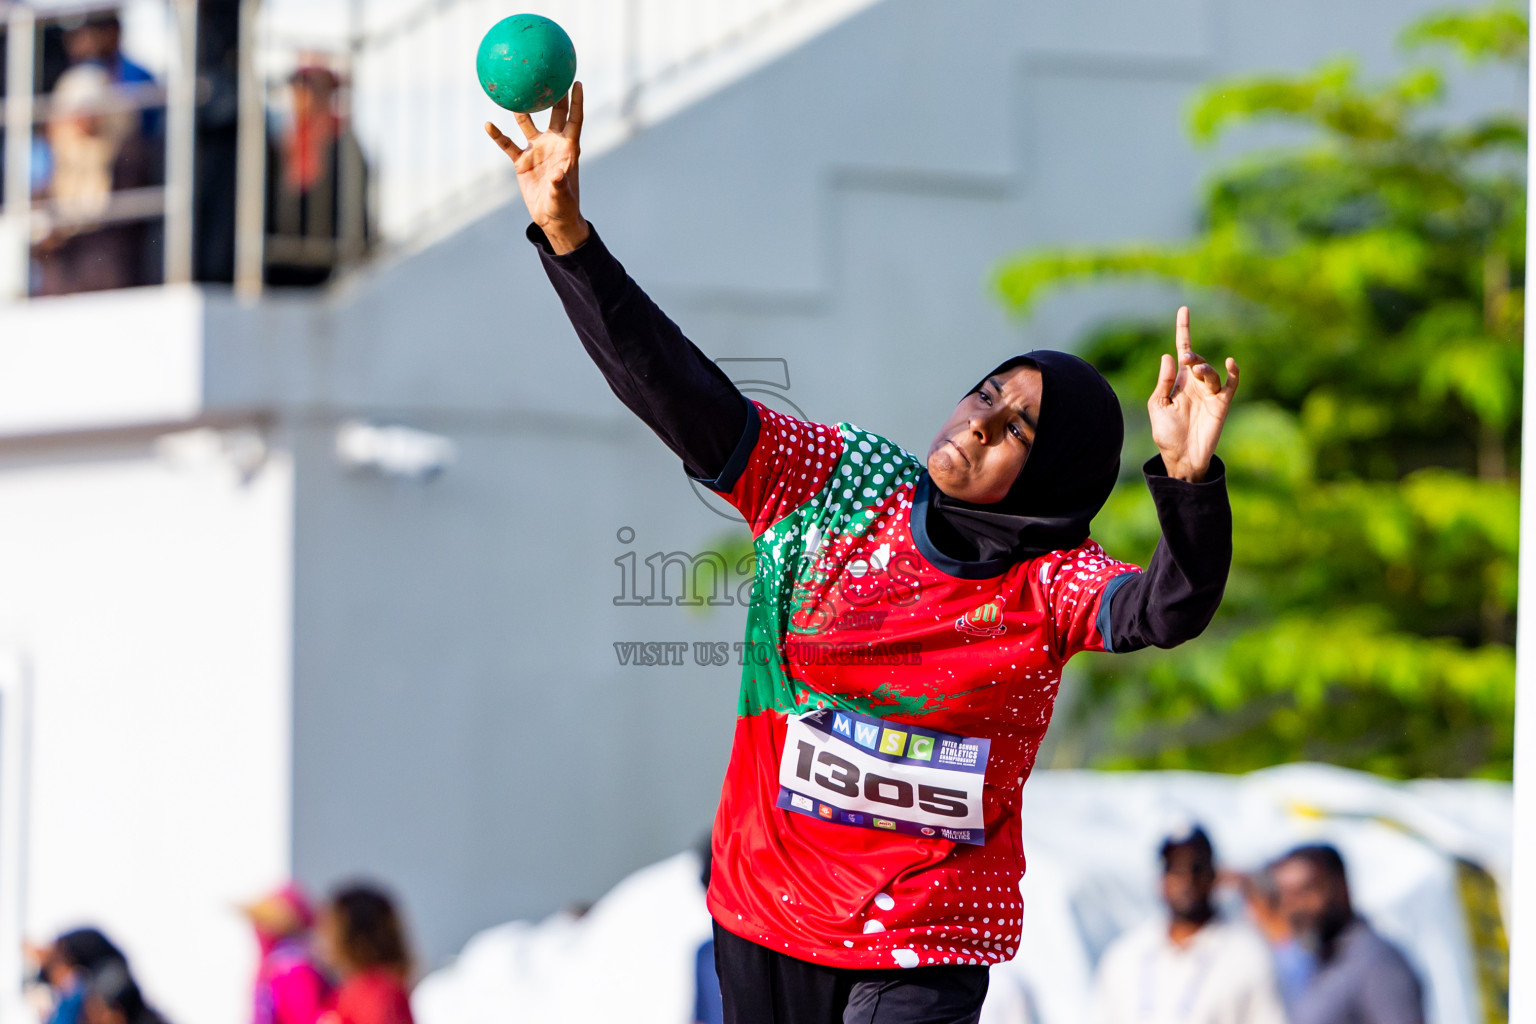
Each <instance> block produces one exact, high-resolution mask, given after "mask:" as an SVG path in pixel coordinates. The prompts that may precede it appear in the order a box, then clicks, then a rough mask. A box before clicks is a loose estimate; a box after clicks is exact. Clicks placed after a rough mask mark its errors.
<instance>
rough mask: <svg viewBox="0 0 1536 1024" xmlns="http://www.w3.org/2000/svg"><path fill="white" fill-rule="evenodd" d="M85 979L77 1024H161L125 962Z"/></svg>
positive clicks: (109, 965)
mask: <svg viewBox="0 0 1536 1024" xmlns="http://www.w3.org/2000/svg"><path fill="white" fill-rule="evenodd" d="M89 978H90V980H89V983H88V984H87V985H86V996H85V1006H84V1012H83V1013H82V1014H81V1017H80V1020H81V1024H165V1018H164V1017H162V1016H160V1014H158V1013H156V1012H155V1011H154V1010H153V1009H152V1008H151V1007H150V1006H149V1004H148V1003H146V1002H145V1001H144V995H143V993H141V992H140V991H139V986H138V983H137V982H135V981H134V980H133V975H132V974H131V973H129V971H128V964H127V963H126V962H125V961H122V960H114V961H110V962H108V963H106V964H104V965H103V966H102V967H100V968H98V969H97V970H96V971H94V972H92V973H91V975H90V976H89Z"/></svg>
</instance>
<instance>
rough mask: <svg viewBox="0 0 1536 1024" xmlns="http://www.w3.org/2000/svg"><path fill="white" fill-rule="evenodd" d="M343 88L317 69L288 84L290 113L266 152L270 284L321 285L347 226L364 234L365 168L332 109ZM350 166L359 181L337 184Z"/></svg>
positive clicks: (303, 71)
mask: <svg viewBox="0 0 1536 1024" xmlns="http://www.w3.org/2000/svg"><path fill="white" fill-rule="evenodd" d="M341 85H342V83H341V78H340V76H338V75H337V74H336V72H334V71H332V70H331V69H330V68H327V67H323V66H321V65H318V64H309V65H305V66H303V67H300V68H299V69H298V70H296V71H295V72H294V73H293V74H292V75H291V76H290V77H289V79H288V92H289V98H290V101H291V104H292V110H291V116H290V117H289V118H288V120H287V122H286V124H285V125H284V127H283V129H282V131H281V132H280V133H278V134H277V135H276V136H275V137H274V138H273V139H271V140H270V141H269V144H268V154H267V167H268V169H269V173H268V179H267V234H268V236H269V237H268V241H267V247H268V258H267V269H266V281H267V283H268V284H271V285H281V286H295V287H308V286H313V285H319V284H324V283H325V282H326V281H328V280H330V277H331V272H332V270H333V269H334V267H335V265H336V264H337V263H338V262H339V251H338V250H337V248H336V246H338V245H339V244H340V243H341V242H342V241H343V240H344V237H345V232H346V230H348V229H349V226H350V229H351V230H357V231H361V232H362V234H363V236H364V238H366V236H367V233H368V225H367V216H366V202H365V199H364V196H365V194H366V192H367V187H368V185H367V167H366V164H365V163H364V161H363V151H362V148H361V147H360V146H359V145H358V142H357V138H356V137H355V136H354V135H353V134H352V131H351V129H350V128H348V127H347V125H346V123H345V121H344V119H343V118H342V117H341V116H340V114H339V112H338V96H339V94H340V92H341ZM349 169H350V171H351V172H352V173H353V174H355V175H360V177H357V178H355V180H353V181H352V182H351V183H350V184H351V187H343V179H344V176H345V175H346V174H347V173H348V172H349ZM344 204H345V205H348V206H350V207H351V209H346V208H344ZM315 243H320V244H319V245H318V246H317V245H316V244H315Z"/></svg>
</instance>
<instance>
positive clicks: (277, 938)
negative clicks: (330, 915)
mask: <svg viewBox="0 0 1536 1024" xmlns="http://www.w3.org/2000/svg"><path fill="white" fill-rule="evenodd" d="M241 910H243V911H244V913H245V917H246V920H248V921H250V922H251V927H252V928H253V929H255V932H256V941H257V943H259V944H260V946H261V966H260V967H259V968H258V969H257V972H256V991H255V998H254V1012H253V1014H252V1017H251V1020H252V1024H316V1022H317V1021H318V1020H319V1019H320V1016H321V1014H322V1013H324V1012H325V1006H326V1000H327V998H328V997H329V994H330V993H329V989H330V986H329V985H328V984H327V983H326V980H325V975H323V974H322V973H320V968H319V967H318V966H316V964H315V958H314V954H313V952H312V951H311V949H310V941H309V940H310V930H311V929H312V928H313V927H314V923H315V915H314V911H313V910H312V909H311V908H310V905H309V901H308V900H307V899H305V897H304V893H303V892H302V891H301V890H300V889H299V887H298V886H297V885H292V884H290V885H286V886H284V887H283V888H281V889H278V890H277V891H276V892H273V893H269V894H268V895H266V896H263V897H262V898H261V899H259V900H257V901H256V902H254V903H249V904H247V905H245V906H244V907H242V908H241Z"/></svg>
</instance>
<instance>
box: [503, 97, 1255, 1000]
mask: <svg viewBox="0 0 1536 1024" xmlns="http://www.w3.org/2000/svg"><path fill="white" fill-rule="evenodd" d="M581 121H582V92H581V85H580V83H577V84H576V86H575V87H574V88H573V89H572V91H571V94H570V95H569V96H567V97H566V98H564V99H562V100H561V101H560V103H558V104H557V105H556V106H555V107H554V109H553V111H552V114H551V117H550V123H549V128H548V130H547V131H542V132H541V131H539V130H538V128H537V127H536V126H535V125H534V123H533V121H532V119H531V118H529V117H528V116H527V115H526V114H519V115H517V122H518V125H519V127H520V128H521V129H522V133H523V135H524V138H525V140H526V142H525V144H524V145H522V146H519V145H518V144H517V143H516V142H514V141H513V140H512V139H510V138H508V137H507V136H505V135H503V134H502V133H501V132H500V131H498V130H497V129H496V127H495V126H494V125H490V124H487V125H486V131H487V133H488V134H489V135H490V136H491V138H492V139H493V140H495V142H496V143H497V144H498V145H499V146H500V147H501V148H502V149H503V150H504V151H505V152H506V153H507V155H508V156H509V157H511V158H512V160H513V163H514V166H515V168H516V172H517V181H518V186H519V188H520V189H521V192H522V196H523V201H524V202H525V203H526V204H527V207H528V212H529V214H530V215H531V217H532V219H533V223H532V224H531V225H530V226H529V228H528V237H529V239H530V241H532V242H533V243H534V244H535V245H536V246H537V247H538V251H539V255H540V259H541V260H542V262H543V265H544V269H545V271H546V272H547V274H548V275H549V278H550V281H551V282H552V283H553V284H554V287H555V290H556V291H557V292H558V293H559V295H560V299H561V301H562V302H563V303H564V305H565V310H566V313H567V314H568V315H569V317H570V320H571V323H572V324H573V325H574V326H575V328H576V333H577V335H578V336H579V337H580V339H581V343H582V345H583V346H584V347H585V348H586V350H587V352H588V354H589V355H590V356H591V357H592V359H593V361H594V362H596V363H597V365H598V368H599V369H600V370H601V371H602V373H603V376H604V377H606V378H607V381H608V384H609V386H610V387H612V389H613V391H614V393H615V394H616V395H617V396H618V397H619V399H620V400H621V401H623V403H624V404H625V405H626V406H628V407H629V408H630V409H631V410H632V411H633V412H634V413H635V414H636V415H638V416H639V417H640V418H641V419H642V420H644V421H645V423H646V424H647V425H648V426H650V428H651V429H652V430H654V431H655V432H656V433H657V435H659V436H660V437H661V439H662V441H663V442H665V443H666V445H667V446H668V447H669V448H671V449H672V451H673V452H675V453H676V454H677V456H678V457H679V458H680V459H682V461H683V464H684V467H685V469H686V471H687V472H688V474H689V475H690V476H692V477H693V478H694V479H696V480H698V481H700V482H702V483H703V484H705V485H706V486H708V487H710V488H712V489H713V490H715V491H716V492H718V493H719V494H720V495H722V496H723V497H724V498H725V499H726V500H728V501H729V502H731V504H733V505H734V506H735V507H736V508H737V509H738V510H740V512H741V514H742V515H743V516H744V517H745V518H746V521H747V524H748V526H749V527H750V528H751V530H752V533H753V536H754V537H755V538H756V543H755V550H756V555H757V569H756V575H755V577H754V581H753V591H752V601H751V604H750V606H749V609H748V612H747V636H746V639H747V644H746V646H745V648H744V649H745V650H746V651H747V654H748V656H747V657H746V658H745V659H744V661H745V667H744V669H743V673H742V680H741V691H740V699H739V704H738V709H737V718H736V735H735V740H734V744H733V746H732V749H731V759H730V765H729V767H728V768H727V771H726V777H725V784H724V786H723V789H722V792H721V797H720V806H719V810H718V812H717V814H716V818H715V826H714V838H713V871H712V877H711V881H710V886H709V894H708V904H709V909H710V913H711V914H712V915H713V917H714V921H715V937H716V944H715V957H716V965H717V967H718V971H719V975H720V983H721V990H722V995H723V997H724V1004H725V1019H726V1020H727V1021H728V1022H731V1024H834V1022H837V1021H843V1022H846V1024H851V1022H859V1024H919V1022H922V1024H961V1022H974V1021H976V1020H977V1019H978V1017H979V1015H980V1012H981V1003H982V999H983V997H984V996H985V994H986V988H987V968H988V966H989V965H991V964H995V963H999V962H1001V961H1004V960H1007V959H1009V958H1010V957H1012V956H1013V955H1014V952H1015V950H1016V949H1017V948H1018V941H1019V935H1020V930H1021V926H1022V923H1023V920H1022V918H1023V905H1022V902H1021V900H1020V897H1019V880H1020V878H1021V877H1022V875H1023V870H1024V853H1023V850H1022V849H1021V848H1020V838H1019V806H1020V804H1019V800H1020V791H1021V789H1022V787H1023V785H1024V780H1025V779H1026V778H1027V777H1028V775H1029V773H1030V769H1031V768H1032V767H1033V764H1034V759H1035V754H1036V751H1037V750H1038V748H1039V744H1040V740H1041V738H1042V737H1043V736H1044V734H1045V730H1046V725H1047V724H1048V723H1049V721H1050V717H1051V709H1052V706H1053V704H1054V701H1055V697H1056V690H1057V685H1058V683H1059V681H1060V679H1061V670H1062V666H1063V665H1064V664H1065V663H1066V661H1067V659H1068V658H1070V657H1072V655H1073V654H1075V653H1077V652H1078V651H1112V652H1119V651H1132V650H1137V649H1139V648H1142V647H1146V646H1148V645H1156V646H1159V647H1170V646H1173V645H1175V644H1179V643H1182V642H1183V641H1185V640H1188V639H1191V638H1192V637H1195V636H1197V635H1198V634H1199V633H1200V632H1201V631H1202V630H1203V629H1204V628H1205V626H1206V624H1207V623H1208V622H1209V621H1210V618H1211V616H1212V615H1213V614H1214V613H1215V611H1216V607H1217V605H1218V604H1219V603H1220V600H1221V593H1222V589H1223V587H1224V586H1225V583H1226V577H1227V570H1228V566H1229V564H1230V562H1231V548H1232V524H1231V511H1230V508H1229V506H1228V503H1227V496H1226V485H1225V478H1224V474H1223V469H1222V465H1221V462H1220V460H1218V459H1217V458H1216V457H1215V454H1214V453H1215V449H1216V442H1217V439H1218V438H1219V437H1220V435H1221V428H1222V424H1223V422H1224V421H1225V419H1226V416H1227V411H1228V409H1229V407H1230V405H1231V402H1232V397H1233V394H1234V393H1235V392H1236V390H1237V379H1238V370H1237V365H1236V363H1235V362H1234V361H1232V360H1230V359H1229V360H1227V363H1226V370H1227V380H1226V383H1225V385H1223V383H1222V380H1221V375H1220V374H1219V373H1218V372H1217V371H1216V369H1215V368H1213V367H1212V366H1210V365H1209V364H1208V363H1207V362H1206V361H1205V360H1204V359H1203V358H1202V357H1200V356H1198V355H1195V354H1193V353H1192V352H1191V350H1190V342H1189V312H1188V310H1187V309H1180V310H1179V313H1178V318H1177V328H1176V347H1177V351H1178V358H1177V359H1175V358H1174V357H1173V356H1168V355H1165V356H1163V357H1162V366H1161V371H1160V373H1159V377H1158V382H1157V387H1156V389H1155V390H1154V391H1153V393H1152V397H1151V399H1150V400H1149V402H1148V403H1147V407H1148V411H1149V413H1150V416H1151V420H1152V437H1153V440H1154V441H1155V442H1156V444H1157V448H1158V454H1157V455H1156V456H1154V457H1153V458H1152V459H1151V460H1149V461H1148V462H1147V464H1146V466H1145V469H1144V471H1145V475H1146V479H1147V484H1148V486H1149V487H1150V489H1151V491H1152V496H1153V500H1154V502H1155V504H1156V507H1157V514H1158V517H1159V521H1160V523H1161V526H1162V531H1163V537H1162V540H1161V542H1160V543H1159V544H1158V547H1157V551H1156V553H1155V554H1154V555H1153V558H1152V561H1151V564H1150V566H1149V567H1148V569H1147V570H1146V571H1145V572H1143V571H1141V570H1140V569H1138V568H1137V567H1136V566H1133V565H1128V564H1125V563H1123V562H1117V561H1115V560H1113V559H1111V558H1109V557H1108V556H1106V555H1105V553H1104V551H1103V549H1102V548H1100V547H1099V545H1098V544H1096V543H1094V542H1093V541H1092V540H1090V539H1089V537H1088V526H1089V523H1090V521H1091V520H1092V519H1093V516H1094V514H1095V513H1097V512H1098V510H1099V508H1100V506H1102V505H1103V503H1104V501H1105V499H1106V498H1107V497H1108V496H1109V492H1110V489H1111V488H1112V487H1113V486H1114V484H1115V478H1116V475H1117V473H1118V470H1119V466H1120V448H1121V444H1122V441H1123V424H1122V421H1121V414H1120V405H1119V403H1118V401H1117V400H1116V398H1115V394H1114V392H1113V391H1112V390H1111V389H1110V386H1109V384H1108V383H1107V382H1106V381H1105V380H1104V378H1103V377H1102V376H1100V375H1099V373H1098V371H1096V370H1095V369H1094V368H1093V367H1091V366H1089V365H1088V364H1087V363H1085V362H1083V361H1082V360H1081V359H1078V358H1077V357H1075V356H1071V355H1067V354H1065V353H1062V352H1049V351H1036V352H1031V353H1029V354H1028V355H1024V356H1018V357H1016V358H1013V359H1009V360H1008V361H1006V362H1004V363H1003V364H1002V365H1001V366H998V367H997V368H995V369H993V370H992V371H991V372H990V373H987V374H986V375H985V376H983V377H982V378H981V379H980V381H979V382H978V383H977V384H976V386H975V387H974V388H972V389H971V391H970V392H969V393H968V394H966V395H965V396H964V397H963V398H962V399H961V400H960V404H959V405H957V406H956V407H955V410H954V412H953V413H952V414H951V415H950V416H949V419H948V420H947V421H946V422H945V423H944V424H943V426H942V427H940V428H939V431H938V433H937V435H936V436H935V437H934V439H933V443H932V444H931V445H930V446H929V448H928V452H927V454H926V457H924V458H918V457H916V456H914V455H912V454H909V453H908V452H905V451H903V450H902V449H901V448H900V447H898V446H897V445H896V444H894V443H892V442H891V441H889V440H888V439H886V438H884V437H881V436H880V435H878V434H873V433H870V432H869V431H866V430H861V429H859V428H857V427H854V426H851V425H849V424H846V423H840V424H836V425H829V424H822V423H807V422H804V421H801V420H798V419H794V418H792V417H789V416H785V415H783V414H781V413H778V412H775V411H773V410H771V409H768V408H766V407H765V406H762V405H760V404H758V403H756V402H753V401H750V400H749V399H747V398H746V397H745V396H744V395H742V394H741V393H740V392H739V391H738V390H737V389H736V388H735V386H734V385H732V384H731V382H730V381H729V380H728V379H727V378H726V376H725V374H724V373H722V372H721V370H720V369H719V368H718V367H717V366H716V365H715V364H714V363H712V362H711V361H710V360H709V359H708V358H706V357H705V356H704V355H703V353H701V352H700V351H699V350H698V349H697V348H695V347H694V346H693V344H692V343H690V342H689V341H688V339H687V338H685V337H684V336H683V334H682V333H681V331H679V330H678V328H677V326H676V325H675V324H673V323H672V321H670V320H669V319H667V317H666V316H665V315H664V314H663V313H662V312H661V310H659V309H658V308H657V307H656V306H655V304H654V303H652V302H651V300H650V299H649V298H648V297H647V296H646V295H645V293H644V292H643V291H641V290H640V288H639V286H638V285H636V284H635V282H634V281H633V280H631V279H630V278H629V277H628V275H627V274H626V273H625V271H624V268H623V267H621V266H620V265H619V263H618V261H617V260H615V259H614V257H613V256H612V255H611V254H610V253H609V252H608V250H607V249H606V248H605V247H604V245H603V242H602V239H600V238H599V237H598V235H597V233H596V231H595V230H594V229H593V228H592V226H591V225H590V224H589V223H587V221H586V220H585V219H584V218H583V217H582V214H581V208H580V202H579V187H578V179H577V164H578V155H579V152H580V147H579V142H580V137H581Z"/></svg>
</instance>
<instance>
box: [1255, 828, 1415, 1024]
mask: <svg viewBox="0 0 1536 1024" xmlns="http://www.w3.org/2000/svg"><path fill="white" fill-rule="evenodd" d="M1272 871H1273V873H1274V879H1275V889H1276V892H1277V894H1278V897H1279V906H1280V912H1281V913H1282V914H1283V915H1284V916H1285V918H1286V920H1287V921H1288V922H1289V923H1290V927H1291V931H1292V932H1293V933H1294V935H1295V936H1296V939H1297V940H1298V941H1299V942H1300V943H1301V945H1302V946H1303V947H1304V948H1306V949H1308V950H1310V951H1312V952H1313V953H1314V955H1315V956H1316V957H1317V973H1316V974H1314V975H1313V977H1312V980H1311V982H1310V983H1309V984H1308V985H1307V990H1306V992H1304V993H1303V994H1302V996H1301V998H1300V999H1299V1000H1298V1001H1297V1003H1296V1009H1295V1013H1294V1015H1293V1018H1292V1019H1293V1022H1294V1024H1424V995H1423V990H1422V989H1421V988H1420V986H1419V979H1418V976H1417V975H1416V974H1414V971H1413V968H1412V967H1410V966H1409V965H1408V961H1407V960H1406V959H1405V958H1404V957H1403V954H1402V953H1400V952H1399V951H1398V950H1397V947H1395V946H1393V945H1392V944H1391V943H1389V942H1387V941H1386V940H1385V939H1383V938H1382V937H1381V936H1379V935H1377V934H1376V932H1375V931H1373V930H1372V929H1371V927H1370V925H1368V924H1366V922H1365V920H1364V919H1363V918H1361V917H1360V916H1359V915H1357V914H1356V913H1355V911H1354V906H1353V904H1352V903H1351V902H1350V897H1349V880H1348V877H1347V876H1346V874H1345V871H1344V859H1343V858H1342V857H1340V856H1339V851H1338V850H1336V849H1334V848H1333V847H1332V846H1298V847H1297V848H1296V849H1294V850H1292V851H1291V852H1290V853H1287V854H1286V855H1285V856H1283V857H1281V858H1280V859H1279V860H1278V861H1276V862H1275V864H1274V867H1273V869H1272Z"/></svg>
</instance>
